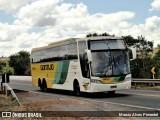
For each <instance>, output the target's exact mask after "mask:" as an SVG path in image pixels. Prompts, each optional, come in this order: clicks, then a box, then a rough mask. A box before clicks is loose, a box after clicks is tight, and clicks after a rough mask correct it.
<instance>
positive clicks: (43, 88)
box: [41, 80, 47, 92]
mask: <svg viewBox="0 0 160 120" xmlns="http://www.w3.org/2000/svg"><path fill="white" fill-rule="evenodd" d="M41 90H42V91H43V92H46V91H47V84H46V81H45V80H43V82H42V87H41Z"/></svg>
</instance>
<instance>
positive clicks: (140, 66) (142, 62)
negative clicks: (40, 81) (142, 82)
mask: <svg viewBox="0 0 160 120" xmlns="http://www.w3.org/2000/svg"><path fill="white" fill-rule="evenodd" d="M123 38H124V39H125V40H126V43H127V45H128V46H129V47H134V48H135V49H136V51H137V59H135V60H133V61H131V72H132V76H133V77H134V78H151V77H152V74H151V72H150V70H151V68H152V67H153V64H154V62H153V60H152V58H151V52H152V51H153V41H147V40H146V38H145V37H143V36H138V37H137V38H136V39H135V38H133V37H132V36H130V35H129V36H123Z"/></svg>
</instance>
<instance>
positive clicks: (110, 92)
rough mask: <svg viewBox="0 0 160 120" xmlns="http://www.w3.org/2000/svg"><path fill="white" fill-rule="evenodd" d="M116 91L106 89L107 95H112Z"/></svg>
mask: <svg viewBox="0 0 160 120" xmlns="http://www.w3.org/2000/svg"><path fill="white" fill-rule="evenodd" d="M115 92H116V91H108V94H109V95H114V94H115Z"/></svg>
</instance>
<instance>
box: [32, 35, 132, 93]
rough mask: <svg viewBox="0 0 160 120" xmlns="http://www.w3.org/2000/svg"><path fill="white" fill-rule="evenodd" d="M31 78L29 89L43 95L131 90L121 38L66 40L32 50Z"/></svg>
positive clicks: (125, 53) (125, 52)
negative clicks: (49, 92) (38, 91)
mask: <svg viewBox="0 0 160 120" xmlns="http://www.w3.org/2000/svg"><path fill="white" fill-rule="evenodd" d="M132 55H133V58H134V57H135V52H132ZM31 74H32V83H33V85H34V86H36V87H40V89H42V90H43V91H46V90H47V89H48V88H53V89H62V90H71V91H74V92H75V94H76V95H79V94H80V92H88V93H94V92H110V93H114V92H115V91H117V90H121V89H129V88H131V71H130V58H129V50H128V48H127V45H126V43H125V41H124V39H122V38H121V37H111V36H103V37H102V36H100V37H88V38H70V39H66V40H61V41H59V42H54V43H51V44H49V45H48V46H44V47H39V48H33V49H32V52H31Z"/></svg>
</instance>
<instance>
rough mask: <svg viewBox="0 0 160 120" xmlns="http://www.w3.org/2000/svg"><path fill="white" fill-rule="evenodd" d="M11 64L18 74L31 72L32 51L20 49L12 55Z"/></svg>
mask: <svg viewBox="0 0 160 120" xmlns="http://www.w3.org/2000/svg"><path fill="white" fill-rule="evenodd" d="M9 58H10V61H9V65H10V66H11V67H13V68H14V71H15V74H16V75H28V74H30V72H28V71H30V70H28V69H30V53H29V52H27V51H20V52H18V53H16V54H14V55H11V56H10V57H9Z"/></svg>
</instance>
